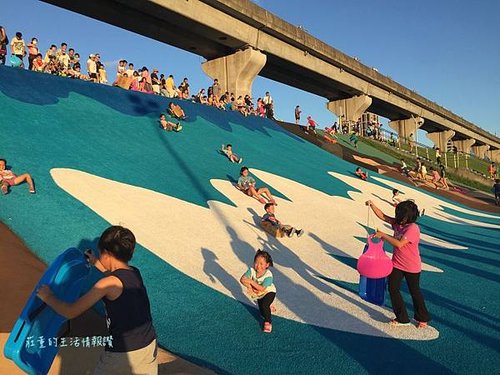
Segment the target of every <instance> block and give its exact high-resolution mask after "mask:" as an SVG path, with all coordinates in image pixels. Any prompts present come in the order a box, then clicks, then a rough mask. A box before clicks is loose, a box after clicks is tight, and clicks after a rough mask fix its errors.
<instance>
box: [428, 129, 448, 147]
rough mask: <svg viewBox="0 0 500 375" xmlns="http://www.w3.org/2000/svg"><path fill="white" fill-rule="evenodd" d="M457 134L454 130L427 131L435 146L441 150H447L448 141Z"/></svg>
mask: <svg viewBox="0 0 500 375" xmlns="http://www.w3.org/2000/svg"><path fill="white" fill-rule="evenodd" d="M454 135H455V131H454V130H444V131H442V132H434V133H427V138H429V139H430V140H431V141H432V143H434V146H436V147H439V149H440V150H441V152H446V149H447V147H446V146H447V145H448V141H449V140H450V139H451V138H453V136H454Z"/></svg>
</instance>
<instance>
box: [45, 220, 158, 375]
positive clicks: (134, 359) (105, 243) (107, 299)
mask: <svg viewBox="0 0 500 375" xmlns="http://www.w3.org/2000/svg"><path fill="white" fill-rule="evenodd" d="M135 243H136V241H135V236H134V234H133V233H132V232H131V231H130V230H129V229H126V228H123V227H121V226H111V227H109V228H108V229H106V230H105V231H104V232H103V233H102V235H101V237H100V238H99V243H98V248H99V258H96V257H95V256H94V255H92V251H91V250H88V251H87V252H85V255H86V256H87V257H88V259H89V262H90V263H91V264H93V265H95V267H96V268H97V269H98V270H99V271H101V272H107V274H106V276H105V277H104V278H102V279H100V280H99V281H97V282H96V283H95V285H94V286H93V287H92V289H90V291H88V292H87V293H86V294H84V295H83V296H82V297H80V298H79V299H78V300H77V301H76V302H73V303H66V302H63V301H61V300H59V299H58V298H57V297H56V296H55V295H54V294H53V293H52V291H51V290H50V288H49V287H48V286H47V285H43V286H41V287H40V289H39V290H38V291H37V295H38V297H39V298H40V299H41V300H42V301H43V302H45V303H46V304H47V305H49V306H50V307H51V308H52V309H54V311H55V312H57V313H58V314H59V315H61V316H64V317H65V318H67V319H73V318H75V317H77V316H79V315H81V314H82V313H84V312H85V311H87V310H88V309H90V308H91V307H92V306H94V305H95V304H96V302H97V301H99V300H100V299H102V300H103V302H104V304H105V306H106V315H107V319H108V329H109V333H110V334H111V336H112V337H113V342H112V346H106V348H105V351H104V352H103V354H102V355H101V358H100V360H99V362H98V364H97V368H96V369H95V371H94V375H95V374H99V375H101V374H102V375H104V374H148V375H153V374H157V373H158V364H157V361H156V353H157V346H156V332H155V329H154V327H153V320H152V317H151V309H150V304H149V298H148V293H147V291H146V288H145V287H144V283H143V280H142V276H141V273H140V272H139V270H138V269H137V268H135V267H133V266H130V265H129V264H128V262H129V261H130V260H131V259H132V256H133V254H134V249H135Z"/></svg>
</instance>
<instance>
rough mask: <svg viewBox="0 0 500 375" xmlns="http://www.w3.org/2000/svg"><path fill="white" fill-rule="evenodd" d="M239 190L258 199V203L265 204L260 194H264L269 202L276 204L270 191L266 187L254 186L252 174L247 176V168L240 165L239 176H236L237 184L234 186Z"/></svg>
mask: <svg viewBox="0 0 500 375" xmlns="http://www.w3.org/2000/svg"><path fill="white" fill-rule="evenodd" d="M236 187H237V188H238V189H239V190H241V191H242V192H244V193H245V194H246V195H249V196H251V197H253V198H255V199H257V200H258V201H259V203H262V204H265V203H266V201H265V200H264V198H262V194H264V195H265V196H266V197H267V199H268V200H269V202H271V203H273V204H276V202H275V201H274V198H273V196H272V195H271V192H270V191H269V189H268V188H266V187H261V188H257V187H255V180H254V178H253V177H252V176H249V172H248V168H247V167H241V169H240V178H238V184H237V186H236Z"/></svg>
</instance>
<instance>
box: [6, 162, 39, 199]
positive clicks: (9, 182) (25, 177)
mask: <svg viewBox="0 0 500 375" xmlns="http://www.w3.org/2000/svg"><path fill="white" fill-rule="evenodd" d="M6 167H7V162H6V160H5V159H0V185H1V190H2V194H8V193H9V187H10V186H17V185H19V184H22V183H23V182H25V181H26V183H27V184H28V187H29V191H30V193H31V194H35V192H36V191H35V186H34V185H33V179H32V178H31V175H30V174H29V173H24V174H22V175H20V176H16V175H15V174H14V173H13V172H12V171H11V170H10V169H6Z"/></svg>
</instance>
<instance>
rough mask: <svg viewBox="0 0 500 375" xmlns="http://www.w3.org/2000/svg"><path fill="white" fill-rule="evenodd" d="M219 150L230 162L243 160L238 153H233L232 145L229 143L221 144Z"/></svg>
mask: <svg viewBox="0 0 500 375" xmlns="http://www.w3.org/2000/svg"><path fill="white" fill-rule="evenodd" d="M221 151H222V153H224V154H225V155H226V156H227V157H228V159H229V160H230V161H231V163H238V164H240V163H241V162H242V161H243V158H240V157H239V156H238V155H236V154H234V153H233V146H232V145H230V144H228V145H227V146H224V145H222V149H221Z"/></svg>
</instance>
